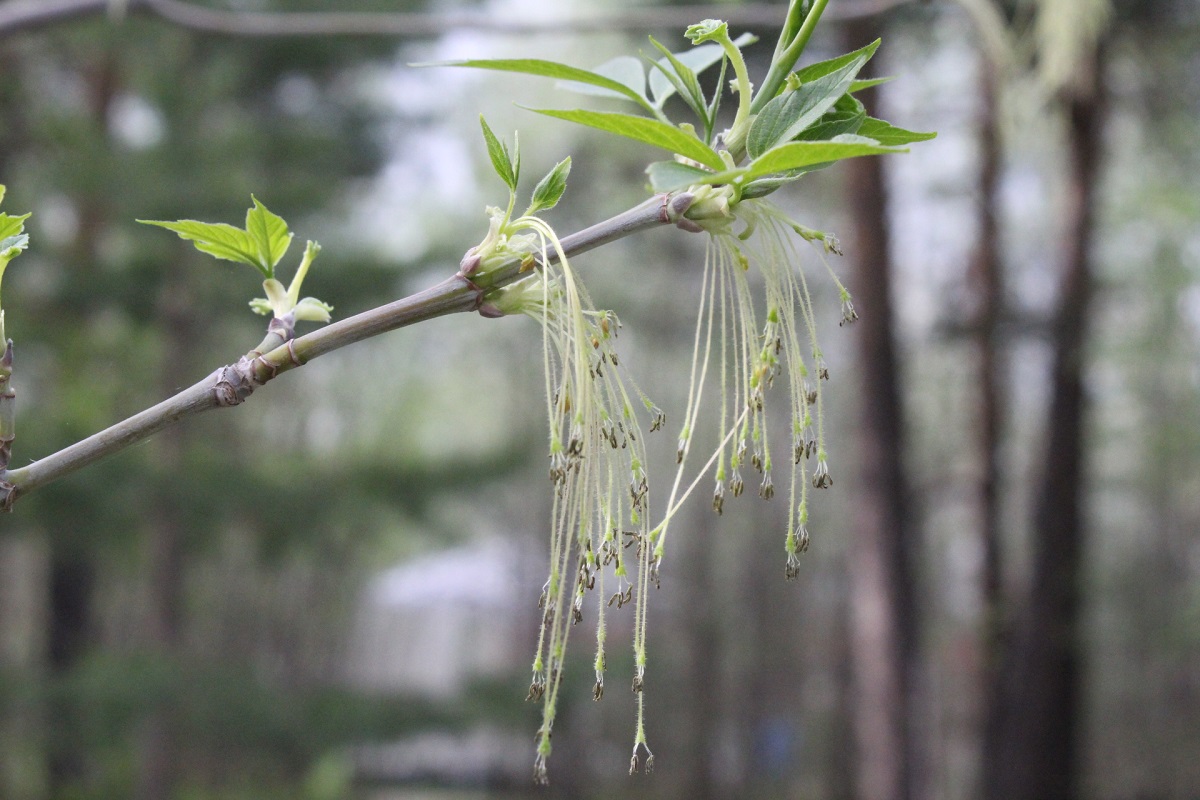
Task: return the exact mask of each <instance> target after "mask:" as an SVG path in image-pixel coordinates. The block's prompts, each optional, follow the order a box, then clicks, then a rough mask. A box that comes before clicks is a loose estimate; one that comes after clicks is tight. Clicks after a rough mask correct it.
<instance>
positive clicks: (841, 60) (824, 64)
mask: <svg viewBox="0 0 1200 800" xmlns="http://www.w3.org/2000/svg"><path fill="white" fill-rule="evenodd" d="M881 41H882V39H876V40H875V41H873V42H871V43H870V44H869V45H867V46H865V47H860V48H858V49H857V50H855V51H853V52H850V53H845V54H843V55H840V56H838V57H837V58H831V59H829V60H828V61H818V62H817V63H815V64H809V65H808V66H807V67H805V68H804V69H799V70H796V72H795V79H796V80H798V81H799V82H800V83H809V82H811V81H815V80H816V79H817V78H823V77H825V76H826V75H830V74H832V73H834V72H837V71H838V70H840V69H844V68H845V67H847V66H849V65H850V64H852V63H854V62H855V61H857V60H858V59H859V58H861V57H862V56H864V55H865V56H866V59H865V60H864V61H863V63H864V64H865V63H866V62H867V61H870V60H871V56H873V55H875V51H876V50H878V49H879V43H880V42H881ZM855 71H856V72H857V70H855ZM878 80H879V82H883V81H887V80H891V78H880V79H878ZM864 88H865V87H864Z"/></svg>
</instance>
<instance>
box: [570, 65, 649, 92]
mask: <svg viewBox="0 0 1200 800" xmlns="http://www.w3.org/2000/svg"><path fill="white" fill-rule="evenodd" d="M591 72H592V74H593V75H599V76H600V77H602V78H609V79H611V80H614V81H616V82H617V83H619V84H621V85H622V86H624V87H625V88H626V89H628V90H629V91H631V92H633V93H634V94H635V95H637V96H638V97H640V98H642V99H643V100H645V98H646V68H645V67H643V66H642V62H641V61H639V60H638V59H637V58H634V57H633V56H617V57H616V58H613V59H609V60H608V61H605V62H604V63H603V64H601V65H600V66H598V67H595V68H594V69H592V70H591ZM557 86H558V88H559V89H566V90H567V91H571V92H579V93H580V94H590V95H593V96H596V97H610V98H615V99H617V100H631V99H633V98H631V97H630V96H629V95H628V94H627V93H625V92H618V91H615V90H613V89H610V88H608V87H606V86H596V85H595V84H592V83H581V82H579V81H559V82H558V84H557Z"/></svg>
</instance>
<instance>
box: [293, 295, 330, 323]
mask: <svg viewBox="0 0 1200 800" xmlns="http://www.w3.org/2000/svg"><path fill="white" fill-rule="evenodd" d="M292 312H293V313H294V314H295V315H296V321H297V322H329V320H330V319H331V317H330V316H329V315H330V314H332V313H333V306H331V305H329V303H325V302H323V301H321V300H318V299H317V298H315V297H306V298H304V299H303V300H301V301H300V302H299V303H297V304H296V307H295V308H294V309H292Z"/></svg>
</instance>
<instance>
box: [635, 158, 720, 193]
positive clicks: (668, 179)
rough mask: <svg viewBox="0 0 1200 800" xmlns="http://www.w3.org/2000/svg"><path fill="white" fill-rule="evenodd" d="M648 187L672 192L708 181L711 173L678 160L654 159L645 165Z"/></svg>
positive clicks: (656, 190) (658, 190)
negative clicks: (651, 162) (648, 164)
mask: <svg viewBox="0 0 1200 800" xmlns="http://www.w3.org/2000/svg"><path fill="white" fill-rule="evenodd" d="M646 175H648V176H649V178H650V188H652V189H653V190H654V191H655V192H673V191H675V190H676V189H683V188H684V187H687V186H692V185H694V184H698V183H708V181H709V179H710V178H711V177H712V175H713V173H711V172H709V171H708V170H703V169H699V168H697V167H693V166H689V165H687V164H680V163H679V162H678V161H655V162H654V163H653V164H651V165H650V166H648V167H646Z"/></svg>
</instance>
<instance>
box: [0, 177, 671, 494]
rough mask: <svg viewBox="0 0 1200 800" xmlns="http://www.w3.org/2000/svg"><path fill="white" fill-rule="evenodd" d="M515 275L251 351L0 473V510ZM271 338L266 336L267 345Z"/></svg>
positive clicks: (568, 250)
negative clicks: (88, 433)
mask: <svg viewBox="0 0 1200 800" xmlns="http://www.w3.org/2000/svg"><path fill="white" fill-rule="evenodd" d="M666 201H667V197H666V196H665V195H656V196H654V197H652V198H650V199H649V200H647V201H646V202H644V203H641V204H640V205H638V206H635V207H634V208H631V209H629V210H628V211H625V212H623V213H621V214H618V215H616V216H615V217H612V218H611V219H608V220H605V221H604V222H601V223H598V224H596V225H593V226H592V227H590V228H587V229H585V230H582V231H579V232H578V233H574V234H572V235H570V236H567V237H564V238H563V239H562V249H563V254H564V255H566V256H568V257H571V256H575V255H578V254H580V253H584V252H587V251H588V250H592V249H594V248H596V247H599V246H601V245H604V244H607V243H608V242H612V241H615V240H617V239H621V238H623V237H625V236H628V235H630V234H632V233H636V232H637V231H640V230H644V229H646V228H650V227H653V226H655V225H660V224H663V223H666V222H668V218H667V215H666V211H665V209H666ZM520 270H521V261H520V258H514V259H513V261H512V263H511V264H506V265H503V266H501V267H499V268H497V269H495V270H493V271H491V272H489V274H488V275H487V276H486V279H484V278H480V279H479V282H478V283H476V282H473V281H471V280H469V279H467V278H465V277H462V276H460V275H454V276H451V277H449V278H447V279H446V280H444V281H442V282H441V283H438V284H437V285H435V286H432V287H430V288H428V289H425V290H424V291H421V292H417V293H416V294H414V295H410V296H409V297H405V298H402V299H400V300H396V301H393V302H391V303H388V304H386V305H382V306H379V307H378V308H373V309H371V310H369V311H364V312H362V313H361V314H356V315H354V316H353V317H348V318H347V319H344V320H339V321H338V322H334V323H331V324H329V325H327V326H325V327H323V328H321V329H319V330H316V331H314V332H312V333H309V334H306V335H304V336H301V337H299V338H297V339H292V340H291V341H288V342H285V343H283V344H281V345H279V346H277V347H275V348H274V349H273V350H270V351H269V352H266V353H262V354H260V353H259V351H257V350H254V351H251V352H250V353H248V354H247V355H245V356H243V357H242V358H241V359H239V360H238V362H237V363H235V364H232V365H229V366H225V367H221V368H220V369H218V370H216V371H214V372H213V373H212V374H210V375H209V376H207V377H206V378H204V379H202V380H200V381H198V382H196V383H195V384H193V385H192V386H189V387H188V388H187V389H184V390H183V391H181V392H179V393H178V394H176V395H175V396H173V397H170V398H168V399H166V400H164V401H162V402H161V403H158V404H157V405H155V406H152V407H150V408H148V409H146V410H145V411H142V412H140V413H138V414H135V415H133V416H132V417H129V418H128V419H126V420H124V421H122V422H118V423H117V424H116V425H113V426H112V427H110V428H107V429H105V430H103V431H100V432H99V433H96V434H93V435H92V436H89V437H88V438H86V439H84V440H82V441H79V442H76V443H75V444H72V445H70V446H68V447H65V448H63V449H62V450H59V451H58V452H56V453H53V454H51V455H49V456H46V457H45V458H43V459H41V460H40V461H35V462H33V463H32V464H29V465H28V466H25V467H21V468H19V469H13V470H3V471H0V510H6V511H7V510H9V509H11V508H12V505H13V503H14V502H15V501H16V500H17V498H19V497H21V496H23V495H25V494H28V493H29V492H31V491H33V490H34V489H36V488H38V487H40V486H44V485H45V484H47V483H50V482H51V481H54V480H57V479H59V478H62V477H64V476H66V475H69V474H70V473H72V472H74V471H76V470H78V469H80V468H82V467H85V466H87V465H88V464H91V463H93V462H95V461H98V460H100V459H101V458H104V457H105V456H109V455H112V454H113V453H117V452H120V451H121V450H124V449H125V448H127V447H129V446H130V445H133V444H136V443H137V442H140V441H142V440H144V439H146V438H149V437H150V436H153V435H154V434H156V433H158V432H159V431H161V430H163V429H164V428H167V427H169V426H171V425H173V424H175V423H176V422H179V421H180V420H183V419H186V418H187V417H190V416H192V415H194V414H199V413H200V412H202V411H208V410H209V409H212V408H218V407H221V406H230V405H237V404H239V403H241V402H243V401H244V400H245V399H246V397H248V396H249V395H250V393H251V392H253V391H254V389H255V388H257V387H258V386H261V385H262V384H264V383H266V382H267V381H269V380H271V379H272V378H274V377H275V376H276V375H279V374H280V373H283V372H286V371H288V370H291V369H293V368H294V367H299V366H303V365H304V364H305V363H307V362H308V361H311V360H312V359H314V358H316V357H317V356H320V355H323V354H325V353H328V352H331V351H333V350H337V349H339V348H342V347H345V346H347V345H350V344H353V343H355V342H359V341H362V340H363V339H369V338H371V337H373V336H378V335H379V334H381V333H386V332H388V331H391V330H395V329H396V328H403V327H405V326H408V325H412V324H414V323H417V322H422V321H424V320H428V319H433V318H435V317H441V316H445V315H447V314H453V313H456V312H460V311H474V310H475V309H477V308H479V305H480V303H481V302H482V300H483V297H484V295H485V294H486V293H487V292H488V291H490V290H492V289H497V288H499V287H501V286H504V285H506V284H508V283H512V282H513V281H515V280H516V279H517V278H518V277H520ZM272 339H273V337H272V336H268V337H267V339H266V340H265V341H264V344H266V343H267V342H271V341H272ZM276 341H277V339H276Z"/></svg>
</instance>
